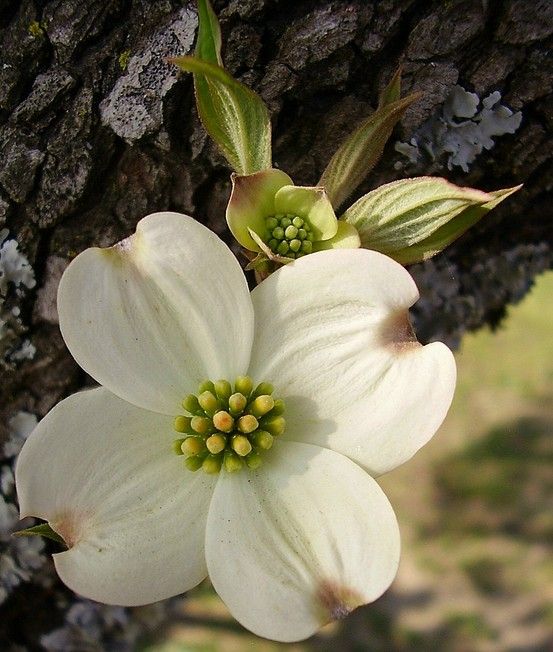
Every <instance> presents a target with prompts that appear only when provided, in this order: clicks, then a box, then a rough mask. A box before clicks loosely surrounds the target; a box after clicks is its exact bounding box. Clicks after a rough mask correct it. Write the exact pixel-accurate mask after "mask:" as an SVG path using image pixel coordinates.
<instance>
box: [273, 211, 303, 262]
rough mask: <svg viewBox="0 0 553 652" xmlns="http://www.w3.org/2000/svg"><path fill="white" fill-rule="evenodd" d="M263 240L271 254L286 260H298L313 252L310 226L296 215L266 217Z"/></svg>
mask: <svg viewBox="0 0 553 652" xmlns="http://www.w3.org/2000/svg"><path fill="white" fill-rule="evenodd" d="M263 240H264V241H265V242H266V243H267V245H268V246H269V248H270V249H271V251H272V252H273V253H275V254H280V255H281V256H287V257H288V258H300V257H301V256H305V254H310V253H311V252H312V251H313V240H314V236H313V232H312V231H311V226H310V224H309V222H308V221H307V220H305V219H303V218H302V217H298V216H297V215H271V216H270V217H266V218H265V235H264V237H263Z"/></svg>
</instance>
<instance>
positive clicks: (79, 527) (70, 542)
mask: <svg viewBox="0 0 553 652" xmlns="http://www.w3.org/2000/svg"><path fill="white" fill-rule="evenodd" d="M84 520H85V519H84V518H83V517H82V516H80V517H79V516H77V515H76V514H63V516H60V517H59V518H56V519H55V520H52V521H50V527H51V528H52V529H53V530H54V531H55V532H57V533H58V534H59V535H60V537H61V538H62V539H63V540H64V541H65V545H66V546H67V547H68V548H72V547H73V546H75V545H76V544H77V543H78V542H79V541H80V540H81V539H82V537H83V530H84Z"/></svg>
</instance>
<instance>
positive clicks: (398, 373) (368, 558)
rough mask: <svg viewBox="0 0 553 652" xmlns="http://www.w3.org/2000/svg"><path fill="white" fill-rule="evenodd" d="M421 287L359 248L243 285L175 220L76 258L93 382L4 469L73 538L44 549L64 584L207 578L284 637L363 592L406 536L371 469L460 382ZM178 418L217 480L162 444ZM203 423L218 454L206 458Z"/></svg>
mask: <svg viewBox="0 0 553 652" xmlns="http://www.w3.org/2000/svg"><path fill="white" fill-rule="evenodd" d="M417 297H418V293H417V289H416V287H415V284H414V282H413V280H412V278H411V277H410V275H409V274H408V273H407V272H406V271H405V269H404V268H403V267H401V266H400V265H399V264H397V263H395V262H394V261H393V260H391V259H390V258H387V257H386V256H384V255H383V254H380V253H376V252H372V251H367V250H361V249H356V250H331V251H324V252H321V253H317V254H314V255H311V256H305V257H304V258H301V259H299V260H296V261H294V262H293V263H291V264H290V265H287V266H285V267H283V268H281V269H279V270H278V271H277V272H275V273H274V274H272V275H271V276H270V277H269V278H268V279H267V280H265V281H264V282H262V283H261V284H260V285H259V286H258V287H256V288H255V289H254V290H253V292H251V294H250V292H249V291H248V287H247V284H246V281H245V278H244V275H243V273H242V270H241V269H240V267H239V265H238V263H237V261H236V259H235V258H234V256H233V255H232V253H231V252H230V251H229V249H228V248H227V247H226V245H225V244H224V243H223V242H222V241H221V240H219V239H218V238H217V237H216V236H215V235H214V234H213V233H212V232H210V231H209V230H208V229H206V228H205V227H203V226H201V225H200V224H198V223H197V222H195V221H194V220H193V219H192V218H190V217H186V216H183V215H178V214H175V213H158V214H155V215H150V216H149V217H146V218H145V219H143V220H142V221H141V222H140V223H139V225H138V227H137V230H136V233H135V234H134V235H133V236H131V237H130V238H128V239H127V240H124V241H122V242H120V243H119V244H117V245H115V246H114V247H111V248H109V249H97V248H94V249H88V250H86V251H85V252H83V253H82V254H80V255H79V256H78V257H77V258H76V259H75V260H74V261H73V262H72V263H71V264H70V265H69V267H68V269H67V270H66V272H65V274H64V276H63V278H62V280H61V283H60V288H59V295H58V308H59V317H60V326H61V330H62V333H63V336H64V339H65V341H66V343H67V345H68V347H69V349H70V350H71V352H72V354H73V355H74V357H75V359H76V360H77V362H78V363H79V364H80V365H81V366H82V367H83V369H85V370H86V371H87V372H88V373H89V374H90V375H91V376H92V377H93V378H95V379H96V380H97V381H98V382H99V383H101V384H102V385H103V387H99V388H96V389H91V390H87V391H84V392H81V393H78V394H75V395H73V396H70V397H69V398H67V399H65V400H64V401H62V402H61V403H60V404H59V405H57V406H56V407H55V408H54V409H53V410H52V411H51V412H50V413H49V414H48V415H47V416H46V417H45V418H44V419H43V421H42V422H41V423H40V424H39V425H38V427H37V428H36V430H35V431H34V433H33V434H32V435H31V437H30V438H29V440H28V441H27V442H26V444H25V445H24V447H23V451H22V453H21V456H20V458H19V462H18V465H17V471H16V476H17V477H16V480H17V488H18V493H19V501H20V505H21V516H22V517H24V516H37V517H40V518H43V519H46V520H47V521H49V523H50V525H51V527H52V528H53V529H54V530H55V531H56V532H58V533H59V534H60V535H61V536H62V537H63V538H64V540H65V541H66V543H67V544H68V547H69V549H68V550H67V551H64V552H61V553H58V554H56V555H54V561H55V565H56V568H57V571H58V573H59V575H60V577H61V579H62V580H63V581H64V582H65V583H66V584H67V585H68V586H69V587H71V588H72V589H73V590H75V591H76V592H77V593H80V594H82V595H85V596H87V597H89V598H92V599H95V600H98V601H101V602H107V603H113V604H120V605H139V604H145V603H150V602H153V601H156V600H161V599H163V598H167V597H169V596H173V595H175V594H178V593H182V592H184V591H187V590H188V589H191V588H192V587H193V586H195V585H196V584H198V583H199V582H200V581H201V580H202V579H204V578H205V577H206V576H207V575H208V574H209V577H210V578H211V581H212V583H213V585H214V587H215V589H216V591H217V592H218V593H219V595H220V596H221V597H222V599H223V600H224V602H225V603H226V604H227V606H228V607H229V609H230V611H231V612H232V614H233V615H234V617H235V618H236V619H237V620H239V621H240V622H241V623H242V624H243V625H244V626H245V627H247V628H248V629H250V630H252V631H253V632H255V633H256V634H258V635H260V636H264V637H267V638H272V639H275V640H279V641H294V640H300V639H303V638H306V637H308V636H310V635H311V634H312V633H313V632H315V631H316V630H317V629H318V628H319V627H320V626H321V625H322V624H324V623H325V622H327V621H329V620H331V619H334V618H340V617H342V616H345V615H346V614H347V613H348V612H349V611H351V610H352V609H353V608H355V607H357V606H358V605H361V604H365V603H368V602H371V601H372V600H375V599H376V598H377V597H378V596H380V595H381V594H382V593H383V591H385V589H386V588H387V587H388V586H389V584H390V583H391V581H392V579H393V577H394V575H395V573H396V569H397V565H398V558H399V547H400V546H399V533H398V527H397V522H396V519H395V516H394V513H393V510H392V508H391V506H390V504H389V503H388V501H387V499H386V497H385V496H384V494H383V492H382V491H381V489H380V488H379V486H378V484H377V483H376V482H375V480H374V479H373V476H377V475H379V474H381V473H384V472H386V471H389V470H390V469H393V468H394V467H396V466H398V465H399V464H401V463H402V462H404V461H406V460H407V459H408V458H410V457H411V456H412V455H413V454H414V453H415V452H416V451H417V450H418V449H419V448H420V447H421V446H422V445H423V444H424V443H425V442H427V441H428V439H429V438H430V437H431V436H432V434H433V433H434V432H435V430H436V429H437V428H438V426H439V425H440V423H441V422H442V420H443V418H444V416H445V414H446V412H447V409H448V407H449V404H450V402H451V398H452V393H453V388H454V384H455V364H454V360H453V356H452V354H451V352H450V351H449V349H447V347H445V346H444V345H443V344H441V343H433V344H429V345H426V346H421V345H420V344H419V343H418V342H416V340H415V339H414V336H413V333H412V330H411V328H410V326H409V321H408V314H407V310H408V308H409V306H411V305H412V304H413V302H414V301H415V300H416V299H417ZM245 374H247V375H248V377H249V378H252V379H254V380H255V381H256V382H259V383H261V385H260V387H258V389H257V390H255V389H252V386H251V381H249V378H247V377H246V376H245ZM205 378H208V379H211V380H215V382H214V383H213V384H211V383H209V382H207V383H205V382H204V383H202V386H201V387H200V389H201V390H202V392H203V393H202V394H200V396H199V397H194V396H193V394H192V393H193V392H194V391H195V390H196V388H197V386H198V383H200V382H201V381H202V379H205ZM218 379H227V380H229V381H230V382H228V383H226V382H225V381H224V380H218ZM234 379H236V381H235V384H234V387H233V385H232V382H233V380H234ZM269 383H270V384H271V385H270V384H269ZM206 388H207V389H206ZM209 388H215V392H213V391H210V389H209ZM236 390H239V391H236ZM233 391H234V394H232V392H233ZM271 392H273V394H274V397H277V398H276V401H273V403H271V401H272V400H273V399H272V398H271V397H270V394H271ZM260 393H261V395H262V396H264V398H263V399H262V400H261V401H257V402H256V395H259V394H260ZM229 394H230V396H229ZM235 395H240V396H242V397H243V398H244V399H245V401H246V402H248V405H249V407H248V406H245V403H244V400H242V399H240V398H238V399H236V398H233V396H235ZM183 397H186V398H185V399H184V404H185V406H186V407H187V409H188V410H189V413H188V415H186V414H183V409H182V407H181V401H182V399H183ZM196 398H197V400H196ZM279 398H280V399H283V400H284V403H282V402H281V403H280V409H279V410H278V415H279V416H277V417H274V416H273V417H270V415H271V413H272V412H271V410H273V411H274V410H275V409H276V407H277V402H278V401H279ZM227 406H228V409H226V408H227ZM283 406H285V407H284V408H283ZM282 409H284V414H282ZM223 412H224V413H225V415H223V416H220V415H221V413H223ZM240 414H242V416H244V415H245V416H246V417H247V418H246V419H245V421H242V417H241V416H240ZM256 414H257V417H256V416H255V415H256ZM175 415H177V419H176V420H174V417H175ZM217 415H219V416H217ZM268 417H269V421H267V418H268ZM194 419H196V421H195V422H194ZM271 419H272V421H271ZM284 419H285V422H286V428H285V430H284V432H283V429H284V428H283V425H284ZM275 420H276V422H277V423H278V424H279V427H278V428H276V430H275V429H274V428H273V434H274V437H273V444H274V445H272V447H270V446H261V443H262V442H263V441H264V442H265V443H267V441H268V440H267V438H266V437H265V436H264V435H260V436H257V435H256V432H259V431H261V432H265V434H269V435H270V431H271V428H272V427H273V426H274V425H275ZM231 421H232V423H231ZM254 421H255V423H257V426H259V427H258V430H257V431H256V430H255V429H253V430H252V424H253V425H255V424H254V423H253V422H254ZM191 424H192V425H191ZM194 424H195V425H194ZM233 424H234V425H233ZM173 427H175V428H176V429H177V430H178V431H180V432H182V431H185V432H186V433H188V436H185V437H184V440H185V441H186V440H187V439H191V440H193V439H194V438H196V440H197V442H196V443H198V445H197V446H191V445H190V446H189V445H186V444H185V443H183V447H184V448H185V449H186V450H187V452H188V453H189V457H188V458H187V460H186V461H187V462H188V461H189V460H190V459H194V458H195V457H198V455H197V453H198V451H199V450H200V449H202V451H203V452H202V453H200V454H199V459H200V460H202V459H203V460H206V459H208V460H212V461H213V460H215V462H213V463H211V462H210V463H209V464H207V465H206V467H203V463H202V467H203V468H204V470H207V471H209V473H204V472H203V470H199V471H197V472H196V473H194V472H192V471H191V470H189V468H198V467H197V465H194V464H189V465H188V468H187V466H186V465H185V464H183V457H182V456H180V457H179V456H177V455H175V454H174V452H173V451H172V439H173V437H174V435H171V432H172V430H173ZM277 431H278V432H277ZM211 437H216V438H217V441H218V442H219V444H221V445H223V444H224V445H225V448H224V449H222V448H221V446H219V445H217V446H214V447H213V448H214V451H215V452H213V450H212V448H209V451H207V452H206V449H205V448H203V445H204V444H205V445H206V446H207V444H206V442H207V441H208V439H209V438H211ZM235 437H243V439H242V440H240V442H241V444H240V446H238V447H234V441H235ZM246 441H247V442H248V445H247V444H246V443H245V442H246ZM192 443H194V442H192ZM248 446H249V447H248ZM256 446H257V449H256ZM267 448H269V449H270V450H267ZM252 449H255V450H252ZM261 449H263V450H261ZM256 450H257V452H258V453H259V454H260V455H261V453H262V455H261V458H262V462H263V464H262V465H261V466H259V465H258V464H257V463H255V464H252V465H251V466H252V467H255V469H254V470H252V468H250V465H248V464H247V463H246V462H245V461H244V460H246V461H247V459H248V456H249V455H251V454H252V453H255V452H256ZM202 455H203V457H202ZM218 456H219V457H218ZM221 456H222V457H221ZM227 458H228V459H230V460H234V462H236V460H238V462H237V463H236V464H230V465H228V469H229V470H227V465H226V460H227ZM217 460H218V461H217ZM258 461H259V460H258ZM219 469H221V470H220V472H217V471H219ZM234 471H236V472H234Z"/></svg>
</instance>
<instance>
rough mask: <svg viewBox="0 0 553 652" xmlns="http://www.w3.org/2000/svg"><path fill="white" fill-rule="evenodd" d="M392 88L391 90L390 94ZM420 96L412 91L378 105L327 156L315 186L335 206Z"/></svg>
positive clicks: (361, 176) (369, 167)
mask: <svg viewBox="0 0 553 652" xmlns="http://www.w3.org/2000/svg"><path fill="white" fill-rule="evenodd" d="M394 93H395V90H391V91H390V93H388V94H387V96H389V95H390V94H391V95H393V94H394ZM419 97H420V94H419V93H413V94H412V95H408V96H407V97H404V98H403V99H401V100H397V101H394V102H391V103H389V104H385V105H383V106H379V108H378V109H376V111H375V112H374V113H373V114H372V115H370V116H369V117H368V118H367V119H366V120H364V121H363V122H362V123H361V125H360V126H359V127H358V128H357V129H356V130H355V131H354V132H353V133H352V134H350V135H349V136H348V138H347V139H346V140H345V142H344V143H343V144H342V145H341V147H340V148H339V149H338V151H337V152H336V153H335V154H334V156H333V157H332V158H331V159H330V162H329V164H328V165H327V166H326V169H325V171H324V172H323V175H322V177H321V178H320V180H319V182H318V184H317V185H318V186H324V188H325V190H326V193H327V195H328V197H329V198H330V201H331V202H332V205H333V206H334V208H335V209H337V208H338V207H339V206H340V205H341V204H342V203H343V202H344V200H345V199H347V198H348V197H349V196H350V195H351V193H352V192H353V191H354V190H355V189H356V188H357V186H358V185H359V184H360V183H361V181H363V179H364V178H365V177H366V176H367V174H368V173H369V172H370V171H371V170H372V168H373V167H374V166H375V164H376V163H377V161H378V159H379V158H380V157H381V156H382V152H383V151H384V145H385V144H386V141H387V140H388V138H389V137H390V136H391V134H392V131H393V129H394V126H395V125H396V123H397V122H398V121H399V120H400V119H401V116H402V115H403V114H404V113H405V111H406V110H407V108H408V107H409V106H410V105H411V104H412V103H413V102H414V101H415V100H416V99H418V98H419Z"/></svg>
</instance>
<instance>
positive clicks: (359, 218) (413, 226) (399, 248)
mask: <svg viewBox="0 0 553 652" xmlns="http://www.w3.org/2000/svg"><path fill="white" fill-rule="evenodd" d="M519 188H520V186H517V187H515V188H508V189H504V190H499V191H496V192H492V193H486V192H482V191H481V190H475V189H474V188H461V187H459V186H456V185H454V184H452V183H450V182H449V181H446V180H445V179H442V178H440V177H416V178H414V179H401V180H399V181H393V182H392V183H387V184H384V185H383V186H380V187H378V188H376V189H375V190H372V191H371V192H369V193H367V194H366V195H364V196H363V197H361V198H360V199H359V200H358V201H356V202H355V203H354V204H353V205H352V206H350V207H349V208H348V209H347V210H346V212H345V213H344V214H343V216H342V217H341V219H343V220H345V221H346V222H348V223H349V224H351V225H352V226H354V227H355V228H356V229H357V231H358V232H359V236H360V238H361V246H362V247H367V248H368V249H374V250H376V251H380V252H382V253H385V254H387V255H388V256H391V257H392V258H394V259H395V260H397V261H398V262H402V263H403V264H407V263H413V262H419V261H421V260H425V259H427V258H430V257H431V256H433V255H434V254H436V253H438V252H439V251H441V250H442V249H444V248H445V247H446V246H447V245H449V244H451V242H453V241H454V240H455V239H456V238H458V237H459V236H461V235H462V234H463V233H464V232H465V231H466V230H467V229H468V228H469V227H470V226H472V225H473V224H475V223H476V222H477V221H478V220H479V219H480V218H481V217H483V216H484V215H485V214H486V213H487V212H488V211H490V210H491V209H492V208H494V207H495V206H497V204H499V203H500V202H501V201H503V199H505V198H506V197H508V196H509V195H511V194H512V193H514V192H515V191H517V190H518V189H519Z"/></svg>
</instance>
